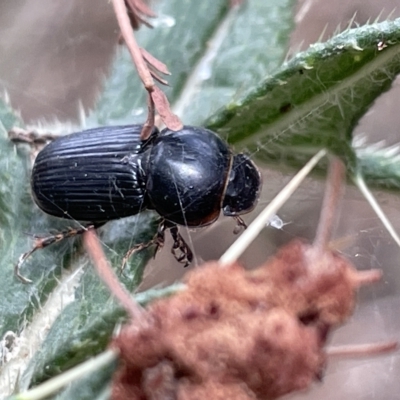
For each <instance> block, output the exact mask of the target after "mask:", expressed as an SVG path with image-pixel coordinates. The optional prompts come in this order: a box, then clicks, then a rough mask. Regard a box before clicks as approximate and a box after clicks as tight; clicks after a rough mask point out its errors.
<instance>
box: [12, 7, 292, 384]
mask: <svg viewBox="0 0 400 400" xmlns="http://www.w3.org/2000/svg"><path fill="white" fill-rule="evenodd" d="M264 3H265V2H264V1H261V0H257V1H254V2H251V3H249V4H248V5H247V7H245V8H244V9H242V11H228V9H227V2H226V1H225V0H224V1H212V0H208V1H204V2H195V3H193V2H189V1H182V0H179V1H178V0H177V1H168V2H167V1H165V2H160V10H159V13H160V14H162V15H163V17H161V21H163V19H164V21H165V19H166V15H168V16H169V17H172V18H174V19H175V25H174V26H173V27H158V28H155V29H154V30H152V31H151V30H146V29H143V30H141V31H139V34H138V41H139V43H140V45H141V46H143V47H145V48H146V50H147V51H149V52H150V53H152V54H153V55H155V56H156V57H158V58H159V59H160V60H162V61H163V62H165V63H166V64H167V65H168V67H169V68H170V70H171V71H172V72H173V75H172V76H171V78H170V79H169V80H170V83H171V84H172V85H173V88H172V89H171V90H169V94H168V95H169V99H170V100H172V101H173V100H178V99H179V98H180V93H181V91H182V90H184V89H183V87H184V86H185V83H186V79H187V78H188V76H189V75H190V74H191V73H192V72H193V70H194V68H195V66H196V64H197V62H198V61H199V58H201V57H202V56H203V55H205V54H206V53H207V49H208V41H209V40H212V37H213V36H214V35H215V33H216V32H217V31H218V30H219V29H220V28H221V26H222V27H223V35H222V37H221V48H220V50H219V52H218V54H219V55H221V56H223V58H224V60H225V62H224V63H222V64H221V63H219V60H220V58H219V56H218V58H216V59H214V60H213V62H212V63H211V64H210V65H209V67H210V68H211V70H212V74H211V76H212V77H213V76H214V71H215V76H218V75H219V76H220V78H218V81H217V80H214V78H212V79H211V80H209V81H208V80H202V84H204V85H205V86H207V93H208V96H210V95H211V96H212V98H214V99H218V100H219V101H220V100H221V97H220V92H221V90H225V89H226V88H229V92H230V95H231V96H232V95H234V93H235V89H236V88H237V87H239V91H242V90H243V88H241V87H240V86H239V84H238V82H239V81H240V82H242V83H243V82H244V81H247V82H248V84H249V85H251V84H254V82H256V81H258V80H259V79H260V78H261V76H262V75H264V73H265V71H266V70H268V69H269V68H271V67H272V66H273V67H275V66H277V65H279V63H280V62H281V60H282V58H283V57H284V54H285V48H284V46H283V42H284V39H283V38H285V40H287V36H286V35H285V34H286V31H287V29H288V27H289V26H290V25H291V15H292V13H291V9H288V7H287V5H289V4H290V5H291V2H287V3H285V6H284V7H283V6H282V4H283V3H282V2H281V3H279V4H278V2H272V3H271V4H269V5H268V6H266V5H265V4H264ZM195 15H196V18H195V21H196V24H193V18H194V17H193V16H195ZM285 18H286V19H285ZM227 20H228V22H229V23H228V24H227V23H226V21H227ZM252 21H254V23H252ZM282 21H287V22H286V23H283V22H282ZM245 23H246V24H247V23H248V24H249V25H248V29H247V32H246V35H243V36H241V35H240V30H241V25H243V24H245ZM156 25H157V24H156ZM263 26H265V27H268V28H265V30H266V34H267V36H268V37H270V36H271V37H272V38H273V42H274V43H272V44H271V45H270V46H271V47H270V51H268V52H267V53H265V43H266V42H265V41H264V40H260V39H259V33H260V30H261V29H262V27H263ZM278 28H280V29H278ZM182 37H185V40H184V41H182V39H181V38H182ZM256 38H257V40H256ZM248 41H251V42H252V43H253V44H254V45H253V46H252V47H251V48H247V45H246V43H247V42H248ZM171 43H174V46H172V47H171ZM278 43H279V44H280V46H278V45H277V44H278ZM275 46H276V48H275ZM233 47H235V48H236V49H237V51H244V50H247V53H246V54H245V57H249V54H251V55H252V56H253V57H254V62H253V63H251V64H250V65H251V66H252V68H251V69H249V70H248V71H247V72H246V70H245V69H243V70H242V71H241V74H240V76H239V75H238V76H233V73H232V78H231V80H230V82H226V79H222V78H223V77H224V75H226V70H225V69H226V66H225V63H227V64H229V65H230V68H231V70H232V71H234V70H235V68H234V63H239V65H241V60H240V58H238V52H237V51H236V52H232V48H233ZM272 47H273V49H272ZM119 53H120V54H119V55H118V56H117V59H116V62H115V64H114V66H113V71H112V74H111V77H110V79H109V80H108V81H107V84H106V87H105V91H104V94H103V96H102V98H101V99H100V101H99V103H98V106H97V108H96V111H94V112H93V113H92V115H91V117H90V118H89V121H90V122H89V123H93V124H103V123H104V124H115V123H126V122H129V123H132V119H133V120H134V121H135V118H133V117H135V116H134V115H132V113H135V112H136V113H137V114H140V113H139V112H137V110H138V109H139V108H143V112H142V114H140V115H136V117H137V119H138V120H137V122H142V121H143V118H144V114H143V113H144V105H145V96H144V90H143V88H142V87H141V85H140V83H139V81H138V78H137V76H136V72H135V71H134V70H133V67H132V63H131V60H130V57H129V55H128V54H127V52H126V51H125V50H124V49H120V50H119ZM236 69H237V70H238V71H239V68H236ZM229 73H230V74H231V72H229ZM218 82H219V83H218ZM138 92H139V94H138ZM196 102H204V99H197V100H196ZM191 104H192V103H191V99H189V100H188V103H187V104H186V105H185V107H186V106H191ZM214 104H217V103H215V102H214ZM222 104H223V103H221V102H220V103H219V105H222ZM198 106H199V107H200V104H199V103H198ZM187 109H190V107H187ZM135 110H136V111H135ZM143 218H145V219H143ZM146 218H148V217H147V216H146V215H141V216H139V217H137V218H131V219H125V220H122V221H116V222H113V223H111V224H107V225H106V226H105V227H104V228H103V231H104V235H105V236H103V237H102V239H103V241H104V242H105V244H106V246H109V247H110V248H112V249H113V251H109V252H108V254H109V257H110V259H111V263H112V265H114V266H119V265H120V264H121V257H122V256H123V255H124V254H125V252H126V251H127V249H129V247H130V245H133V244H134V243H140V242H143V241H147V240H148V239H149V238H150V237H151V233H150V232H151V230H150V231H148V227H149V222H148V220H146ZM153 222H154V221H153ZM138 227H143V229H144V231H143V233H141V234H140V235H138V232H136V233H135V234H134V235H133V234H132V231H135V229H136V230H138V229H139V228H138ZM152 229H153V231H152V232H154V229H155V228H154V225H153V227H152ZM124 232H125V233H124ZM119 237H121V238H120V239H119ZM133 237H134V239H131V238H133ZM133 240H134V242H133ZM128 242H129V243H128ZM46 251H47V250H46ZM150 255H151V250H149V252H147V253H140V254H138V258H137V259H136V260H132V262H131V269H130V270H129V272H127V274H128V276H124V277H123V278H122V281H123V283H125V284H126V285H128V287H129V289H130V290H131V291H133V290H134V289H135V288H136V286H137V284H138V282H139V281H140V279H137V280H136V281H133V278H132V277H133V276H134V275H135V273H136V277H139V278H140V277H141V273H142V271H143V267H144V265H145V263H146V261H147V260H148V258H149V257H150ZM160 256H162V255H160ZM79 264H80V265H82V260H81V261H79ZM85 268H86V270H85V273H84V275H83V276H82V278H81V282H80V285H79V287H78V288H77V290H76V294H75V297H76V300H75V301H74V302H72V303H71V304H69V305H68V306H67V307H66V308H65V309H64V311H63V312H62V313H61V314H60V316H59V317H58V318H57V320H56V321H55V323H54V324H53V326H52V328H51V330H50V332H49V334H48V336H47V338H46V341H45V342H44V343H43V344H42V346H41V348H40V350H39V351H38V352H37V353H36V355H35V356H34V358H33V359H32V361H31V363H30V365H29V367H28V369H27V370H26V372H25V374H24V376H23V377H22V380H21V382H20V386H21V388H27V387H28V386H30V385H33V384H38V383H40V382H42V381H43V380H44V379H47V378H49V377H51V376H54V375H55V374H58V373H60V372H61V371H64V370H66V369H68V368H70V367H72V366H74V365H76V364H77V363H80V362H82V361H83V360H85V359H87V358H88V357H90V356H91V355H94V354H97V353H99V352H100V351H102V349H104V348H105V347H106V345H107V343H108V341H109V338H110V336H111V334H112V332H113V329H114V326H115V324H116V323H117V322H119V321H121V320H123V318H124V312H123V311H122V310H121V309H120V308H119V307H117V305H116V304H115V302H114V301H113V300H112V299H110V296H109V294H108V292H107V290H106V289H105V288H104V286H103V284H102V283H101V282H99V280H98V278H97V277H96V276H95V274H94V273H93V272H92V270H91V269H90V268H87V267H85Z"/></svg>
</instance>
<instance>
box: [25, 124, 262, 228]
mask: <svg viewBox="0 0 400 400" xmlns="http://www.w3.org/2000/svg"><path fill="white" fill-rule="evenodd" d="M141 129H142V126H141V125H129V126H110V127H100V128H95V129H89V130H85V131H82V132H77V133H73V134H71V135H68V136H63V137H61V138H58V139H56V140H54V141H53V142H52V143H50V144H49V145H47V146H46V147H45V148H44V149H43V150H42V151H41V152H40V153H39V154H38V156H37V158H36V161H35V164H34V167H33V171H32V178H31V185H32V193H33V197H34V199H35V202H36V203H37V205H38V206H39V207H40V208H41V209H42V210H43V211H44V212H46V213H48V214H51V215H54V216H57V217H61V218H69V219H75V220H79V221H87V222H93V223H96V222H107V221H110V220H113V219H118V218H123V217H127V216H130V215H135V214H138V213H140V212H141V211H143V210H146V209H152V210H155V211H157V213H158V214H160V216H161V217H162V218H163V219H164V220H166V221H168V222H169V223H170V224H179V225H185V226H191V227H200V226H205V225H208V224H211V223H213V222H214V221H215V220H216V219H217V218H218V216H219V214H220V211H221V209H222V211H223V213H224V215H226V216H232V217H238V216H239V215H241V214H245V213H247V212H249V211H251V210H252V209H253V208H254V206H255V204H256V203H257V200H258V197H259V192H260V186H261V178H260V173H259V171H258V169H257V167H256V166H255V165H254V164H253V162H252V161H251V160H250V159H249V158H247V157H246V156H245V155H243V154H238V155H234V154H233V153H232V152H231V149H230V148H229V146H228V145H227V143H226V142H224V141H223V140H222V139H221V138H220V137H218V136H217V135H216V134H215V133H214V132H212V131H210V130H207V129H205V128H199V127H192V126H185V127H184V128H183V129H182V130H181V131H178V132H174V131H171V130H168V129H164V130H163V131H161V132H159V131H158V130H157V129H156V128H155V129H154V130H153V132H152V134H151V136H150V138H149V139H148V140H146V141H141V140H140V131H141ZM170 226H171V225H170Z"/></svg>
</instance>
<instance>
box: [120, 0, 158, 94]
mask: <svg viewBox="0 0 400 400" xmlns="http://www.w3.org/2000/svg"><path fill="white" fill-rule="evenodd" d="M112 3H113V6H114V11H115V15H116V16H117V20H118V24H119V27H120V29H121V34H122V37H123V38H124V40H125V43H126V46H127V47H128V50H129V52H130V53H131V56H132V60H133V62H134V63H135V66H136V69H137V72H138V74H139V77H140V79H141V80H142V82H143V85H144V87H145V88H146V90H147V91H148V92H150V93H151V92H152V91H153V90H154V80H153V78H152V76H151V74H150V71H149V69H148V68H147V65H146V62H145V61H144V59H143V56H142V53H141V51H140V48H139V46H138V44H137V42H136V39H135V36H134V33H133V29H132V26H131V23H130V20H129V16H128V10H127V9H126V5H125V1H124V0H112Z"/></svg>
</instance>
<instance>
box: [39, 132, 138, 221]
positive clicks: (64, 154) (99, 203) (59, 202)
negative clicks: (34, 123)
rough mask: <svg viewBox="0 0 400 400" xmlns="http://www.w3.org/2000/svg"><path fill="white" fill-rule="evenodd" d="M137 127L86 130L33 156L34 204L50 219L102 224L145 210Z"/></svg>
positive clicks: (55, 141) (50, 145)
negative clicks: (56, 218)
mask: <svg viewBox="0 0 400 400" xmlns="http://www.w3.org/2000/svg"><path fill="white" fill-rule="evenodd" d="M140 130H141V126H139V125H131V126H113V127H112V128H110V127H102V128H96V129H89V130H86V131H83V132H77V133H73V134H71V135H67V136H63V137H60V138H58V139H56V140H54V141H53V142H51V143H50V144H48V145H47V146H46V147H45V148H44V149H43V150H42V151H41V152H40V153H39V154H38V156H37V158H36V160H35V164H34V167H33V171H32V178H31V187H32V194H33V198H34V200H35V202H36V204H37V205H38V206H39V207H40V208H41V209H42V210H43V211H45V212H46V213H48V214H50V215H54V216H56V217H62V218H70V219H76V220H79V221H90V222H97V221H108V220H112V219H117V218H123V217H126V216H129V215H134V214H137V213H139V212H141V211H142V210H144V209H145V208H146V205H145V203H144V190H145V184H146V183H145V172H144V170H143V168H142V158H143V155H144V153H145V148H146V146H145V145H144V144H143V143H142V142H141V141H140Z"/></svg>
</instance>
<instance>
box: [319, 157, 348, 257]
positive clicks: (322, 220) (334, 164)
mask: <svg viewBox="0 0 400 400" xmlns="http://www.w3.org/2000/svg"><path fill="white" fill-rule="evenodd" d="M343 176H344V165H343V163H342V161H340V160H339V159H338V158H336V157H335V158H333V159H332V160H331V162H330V164H329V171H328V178H327V183H326V189H325V194H324V200H323V202H322V208H321V215H320V217H319V223H318V228H317V233H316V235H315V239H314V247H315V248H316V249H319V250H320V251H325V250H326V249H327V247H328V245H329V240H330V238H331V235H332V229H333V222H334V219H335V216H336V212H337V206H338V203H339V200H340V198H341V194H342V193H341V187H342V181H343Z"/></svg>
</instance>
